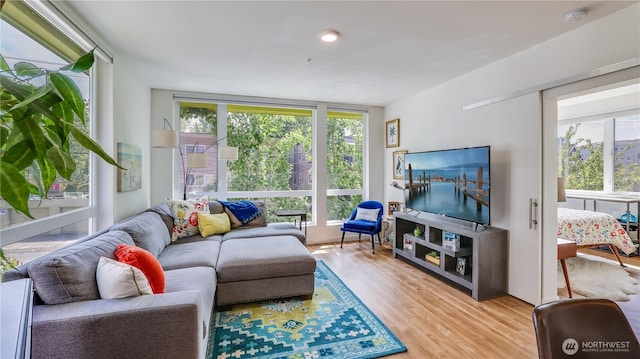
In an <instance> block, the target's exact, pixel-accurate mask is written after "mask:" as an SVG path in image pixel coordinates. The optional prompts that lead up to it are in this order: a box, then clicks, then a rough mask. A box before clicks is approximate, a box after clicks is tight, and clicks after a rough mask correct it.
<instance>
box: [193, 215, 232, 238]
mask: <svg viewBox="0 0 640 359" xmlns="http://www.w3.org/2000/svg"><path fill="white" fill-rule="evenodd" d="M198 227H199V228H200V235H202V236H203V237H209V236H212V235H214V234H225V233H227V232H229V231H230V230H231V222H230V221H229V216H228V215H227V214H226V213H219V214H205V213H198Z"/></svg>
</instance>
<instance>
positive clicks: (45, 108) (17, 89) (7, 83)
mask: <svg viewBox="0 0 640 359" xmlns="http://www.w3.org/2000/svg"><path fill="white" fill-rule="evenodd" d="M0 87H2V88H3V89H4V90H5V91H7V92H9V93H10V94H11V95H13V96H14V97H15V98H16V99H18V100H19V101H23V100H24V99H26V98H27V97H29V96H30V95H31V92H32V91H31V88H32V87H30V86H26V85H22V84H17V83H15V82H13V81H11V80H9V79H8V78H7V77H6V76H0ZM51 97H53V99H50V101H51V100H55V101H57V102H60V101H62V100H61V99H60V98H59V97H58V96H55V95H54V96H44V97H43V99H45V98H51ZM54 104H55V103H50V104H48V105H44V104H43V103H42V102H40V101H34V102H32V103H30V104H29V108H30V109H32V110H34V111H36V112H39V113H41V114H43V115H45V116H47V117H52V118H53V117H55V116H56V115H55V114H54V113H53V112H51V110H49V107H51V106H53V105H54ZM18 110H20V109H18ZM10 112H14V111H10Z"/></svg>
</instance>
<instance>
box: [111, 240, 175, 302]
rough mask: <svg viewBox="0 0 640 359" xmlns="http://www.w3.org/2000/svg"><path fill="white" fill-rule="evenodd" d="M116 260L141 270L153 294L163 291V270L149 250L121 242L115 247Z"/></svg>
mask: <svg viewBox="0 0 640 359" xmlns="http://www.w3.org/2000/svg"><path fill="white" fill-rule="evenodd" d="M116 258H118V261H120V262H122V263H126V264H130V265H132V266H134V267H136V268H138V269H140V270H141V271H142V273H144V275H145V276H146V277H147V279H148V280H149V284H150V285H151V290H153V293H154V294H158V293H164V285H165V279H164V270H163V269H162V266H161V265H160V262H159V261H158V259H157V258H156V257H154V256H153V254H151V253H150V252H149V251H147V250H145V249H142V248H140V247H136V246H131V245H127V244H121V245H119V246H118V248H117V249H116Z"/></svg>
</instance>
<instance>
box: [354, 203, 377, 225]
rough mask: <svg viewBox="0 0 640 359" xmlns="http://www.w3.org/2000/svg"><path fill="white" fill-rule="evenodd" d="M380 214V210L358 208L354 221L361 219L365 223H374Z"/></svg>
mask: <svg viewBox="0 0 640 359" xmlns="http://www.w3.org/2000/svg"><path fill="white" fill-rule="evenodd" d="M379 212H380V209H379V208H378V209H368V208H361V207H358V208H356V218H355V219H362V220H365V221H370V222H375V221H377V220H378V213H379Z"/></svg>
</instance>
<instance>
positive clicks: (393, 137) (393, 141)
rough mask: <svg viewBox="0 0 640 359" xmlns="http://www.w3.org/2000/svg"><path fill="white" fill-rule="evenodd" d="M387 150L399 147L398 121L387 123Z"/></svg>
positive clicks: (397, 119)
mask: <svg viewBox="0 0 640 359" xmlns="http://www.w3.org/2000/svg"><path fill="white" fill-rule="evenodd" d="M386 134H387V137H386V143H387V148H390V147H398V146H400V119H399V118H396V119H395V120H391V121H387V131H386Z"/></svg>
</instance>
